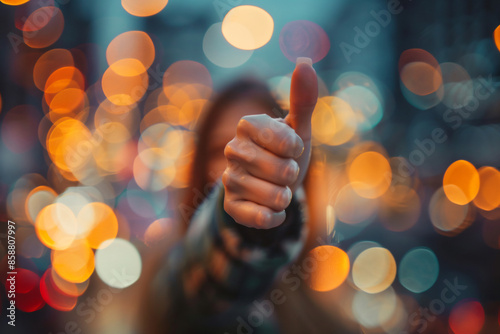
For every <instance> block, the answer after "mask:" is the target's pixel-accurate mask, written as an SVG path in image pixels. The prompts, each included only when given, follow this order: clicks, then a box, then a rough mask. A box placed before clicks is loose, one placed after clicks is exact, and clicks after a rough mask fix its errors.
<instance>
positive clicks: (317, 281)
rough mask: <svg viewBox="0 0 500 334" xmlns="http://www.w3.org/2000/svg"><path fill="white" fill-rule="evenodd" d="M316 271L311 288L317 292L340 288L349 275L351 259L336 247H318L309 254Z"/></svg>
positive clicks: (312, 275)
mask: <svg viewBox="0 0 500 334" xmlns="http://www.w3.org/2000/svg"><path fill="white" fill-rule="evenodd" d="M309 256H310V257H311V258H312V259H313V260H314V261H315V263H316V269H315V270H314V271H313V272H312V273H311V277H310V282H309V286H310V287H311V289H313V290H316V291H330V290H333V289H335V288H337V287H339V286H340V285H341V284H342V283H343V282H344V281H345V280H346V278H347V275H349V268H350V264H349V257H348V256H347V253H346V252H344V251H343V250H342V249H340V248H338V247H335V246H329V245H324V246H318V247H316V248H314V249H312V250H311V251H310V252H309Z"/></svg>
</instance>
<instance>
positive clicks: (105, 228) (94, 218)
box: [77, 202, 118, 249]
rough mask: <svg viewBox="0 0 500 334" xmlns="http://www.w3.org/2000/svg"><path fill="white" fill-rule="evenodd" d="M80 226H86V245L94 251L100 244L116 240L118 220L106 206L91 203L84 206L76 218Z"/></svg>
mask: <svg viewBox="0 0 500 334" xmlns="http://www.w3.org/2000/svg"><path fill="white" fill-rule="evenodd" d="M77 219H78V223H79V224H80V225H85V226H87V229H88V232H89V233H88V235H87V236H86V240H87V244H88V245H89V246H90V247H92V248H94V249H96V248H98V247H99V245H100V244H102V242H104V241H105V240H108V239H114V238H116V235H117V234H118V219H117V218H116V215H115V213H114V211H113V209H111V208H110V207H109V206H108V205H106V204H104V203H99V202H92V203H89V204H87V205H86V206H84V207H83V208H82V209H81V211H80V212H79V213H78V216H77Z"/></svg>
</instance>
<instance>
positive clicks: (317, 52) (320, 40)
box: [279, 20, 330, 63]
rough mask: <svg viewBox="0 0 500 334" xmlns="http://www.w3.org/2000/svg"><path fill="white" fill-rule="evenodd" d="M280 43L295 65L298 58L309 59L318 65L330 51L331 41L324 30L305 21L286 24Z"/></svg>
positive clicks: (282, 49) (281, 33)
mask: <svg viewBox="0 0 500 334" xmlns="http://www.w3.org/2000/svg"><path fill="white" fill-rule="evenodd" d="M279 42H280V48H281V52H283V54H284V55H285V57H287V58H288V60H290V61H291V62H293V63H295V62H296V60H297V58H298V57H308V58H311V59H312V61H313V63H317V62H318V61H320V60H321V59H323V58H325V57H326V55H327V54H328V51H329V50H330V39H329V38H328V35H327V34H326V32H325V31H324V30H323V28H321V27H320V26H319V25H318V24H316V23H314V22H311V21H305V20H302V21H292V22H288V23H287V24H285V25H284V26H283V28H282V29H281V32H280V38H279Z"/></svg>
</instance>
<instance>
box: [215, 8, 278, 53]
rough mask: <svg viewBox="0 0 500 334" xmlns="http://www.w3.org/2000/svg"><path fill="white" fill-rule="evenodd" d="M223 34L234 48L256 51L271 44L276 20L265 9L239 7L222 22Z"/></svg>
mask: <svg viewBox="0 0 500 334" xmlns="http://www.w3.org/2000/svg"><path fill="white" fill-rule="evenodd" d="M221 28H222V34H223V35H224V38H226V40H227V41H228V42H229V44H231V45H232V46H234V47H236V48H238V49H242V50H255V49H258V48H261V47H263V46H264V45H266V44H267V42H269V40H270V39H271V37H272V35H273V31H274V20H273V18H272V17H271V15H269V13H268V12H266V11H265V10H264V9H262V8H260V7H256V6H249V5H245V6H237V7H234V8H233V9H231V10H230V11H229V12H228V13H227V14H226V16H225V17H224V20H223V21H222V27H221Z"/></svg>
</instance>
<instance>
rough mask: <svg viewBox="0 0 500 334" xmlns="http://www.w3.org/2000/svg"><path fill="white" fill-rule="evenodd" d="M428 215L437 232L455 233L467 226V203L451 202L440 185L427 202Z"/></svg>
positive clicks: (469, 220)
mask: <svg viewBox="0 0 500 334" xmlns="http://www.w3.org/2000/svg"><path fill="white" fill-rule="evenodd" d="M429 216H430V219H431V222H432V224H433V225H434V227H435V228H436V229H437V231H438V232H440V233H444V234H445V235H455V234H458V233H460V232H461V231H462V230H463V229H465V228H466V227H468V226H469V224H470V223H471V219H470V217H469V205H459V204H455V203H454V202H451V201H450V200H449V199H448V197H447V196H446V195H445V192H444V189H443V188H442V187H441V188H439V189H438V190H436V192H435V193H434V194H433V195H432V197H431V200H430V203H429Z"/></svg>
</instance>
